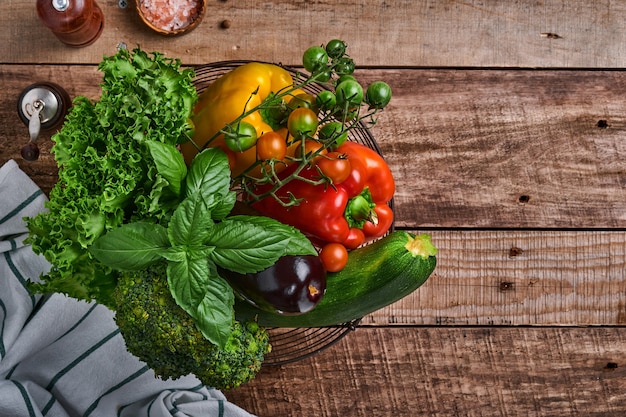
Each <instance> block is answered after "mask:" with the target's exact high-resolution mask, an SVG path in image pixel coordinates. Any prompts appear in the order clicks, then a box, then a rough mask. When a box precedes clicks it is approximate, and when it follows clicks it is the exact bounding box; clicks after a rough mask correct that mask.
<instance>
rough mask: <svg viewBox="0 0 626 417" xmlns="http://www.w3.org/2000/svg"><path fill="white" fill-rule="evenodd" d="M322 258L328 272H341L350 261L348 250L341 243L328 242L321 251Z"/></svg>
mask: <svg viewBox="0 0 626 417" xmlns="http://www.w3.org/2000/svg"><path fill="white" fill-rule="evenodd" d="M320 259H321V261H322V263H323V264H324V268H326V270H327V271H328V272H339V271H341V270H342V269H343V268H344V267H345V266H346V264H347V263H348V250H347V249H346V247H345V246H343V245H342V244H341V243H334V242H333V243H327V244H326V245H324V247H323V248H322V251H321V252H320Z"/></svg>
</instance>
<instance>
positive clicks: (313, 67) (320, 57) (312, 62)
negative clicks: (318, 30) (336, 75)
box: [302, 46, 328, 72]
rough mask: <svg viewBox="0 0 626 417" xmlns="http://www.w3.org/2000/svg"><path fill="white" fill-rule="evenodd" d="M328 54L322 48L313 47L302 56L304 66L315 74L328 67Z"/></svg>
mask: <svg viewBox="0 0 626 417" xmlns="http://www.w3.org/2000/svg"><path fill="white" fill-rule="evenodd" d="M327 63H328V54H327V53H326V50H325V49H324V48H322V47H321V46H311V47H310V48H309V49H307V50H306V51H304V54H302V65H303V66H304V69H306V70H307V71H309V72H315V71H318V70H320V69H322V68H323V67H325V66H326V64H327Z"/></svg>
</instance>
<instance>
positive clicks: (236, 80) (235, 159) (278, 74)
mask: <svg viewBox="0 0 626 417" xmlns="http://www.w3.org/2000/svg"><path fill="white" fill-rule="evenodd" d="M289 89H293V79H292V77H291V74H289V72H288V71H286V70H285V69H284V68H281V67H279V66H278V65H274V64H266V63H260V62H250V63H246V64H244V65H241V66H239V67H237V68H235V69H233V70H232V71H230V72H228V73H226V74H224V75H223V76H221V77H220V78H218V79H217V80H215V81H214V82H213V83H212V84H211V85H209V86H208V87H207V89H206V90H205V91H203V92H202V93H201V94H200V96H199V97H198V102H197V104H196V106H195V108H194V114H193V116H192V122H193V124H194V126H195V130H194V135H193V143H195V145H197V146H199V147H201V148H204V147H205V146H210V147H216V146H219V147H221V148H222V149H224V150H225V151H226V153H227V155H228V156H229V159H230V163H231V170H232V174H233V176H236V175H239V174H241V173H242V172H243V171H245V170H246V169H247V168H248V167H250V166H251V165H252V164H254V163H255V161H256V146H253V147H252V148H250V149H248V150H245V151H243V152H235V151H232V150H230V149H228V148H227V146H226V144H225V142H224V135H223V134H221V133H220V134H218V133H219V132H220V130H222V129H224V128H225V127H226V126H227V125H228V124H230V123H232V122H234V121H235V120H237V118H239V117H241V116H242V114H244V113H245V112H248V111H250V110H252V109H254V108H255V107H257V106H259V105H260V104H261V103H262V102H263V100H265V99H266V98H267V97H268V96H269V95H270V94H272V93H279V92H284V91H286V90H289ZM255 92H256V93H255ZM298 93H299V91H294V92H293V94H298ZM242 120H243V121H246V122H248V123H250V124H251V125H252V126H254V128H255V129H256V133H257V137H260V136H261V135H262V134H263V133H265V132H269V131H272V130H273V129H272V127H271V126H270V125H268V124H267V123H266V122H265V121H264V120H263V117H262V115H261V112H260V111H258V110H257V111H253V112H252V113H250V114H248V115H247V116H245V117H244V118H243V119H242ZM208 141H210V143H209V144H208V145H207V142H208ZM193 143H190V142H187V143H185V144H183V145H182V146H181V150H182V152H183V155H184V156H185V161H186V162H187V163H188V164H189V163H190V162H191V160H192V159H193V157H194V156H195V155H196V154H197V152H198V151H197V149H196V146H194V144H193Z"/></svg>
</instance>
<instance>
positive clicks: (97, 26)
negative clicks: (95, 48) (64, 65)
mask: <svg viewBox="0 0 626 417" xmlns="http://www.w3.org/2000/svg"><path fill="white" fill-rule="evenodd" d="M37 14H38V15H39V18H40V19H41V21H42V22H43V24H44V25H46V26H47V27H48V28H49V29H50V30H51V31H52V33H53V34H54V35H55V36H56V37H57V38H58V39H59V40H60V41H61V42H63V43H64V44H66V45H69V46H73V47H82V46H87V45H91V44H92V43H93V42H95V41H96V39H98V37H99V36H100V34H101V33H102V29H103V27H104V15H103V14H102V10H101V9H100V7H99V6H98V5H97V4H96V2H95V1H94V0H37Z"/></svg>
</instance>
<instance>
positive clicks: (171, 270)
mask: <svg viewBox="0 0 626 417" xmlns="http://www.w3.org/2000/svg"><path fill="white" fill-rule="evenodd" d="M149 147H150V153H151V155H152V157H153V158H154V160H155V165H156V167H157V170H158V174H159V175H161V177H162V178H163V179H164V180H165V181H167V182H168V184H169V189H170V190H171V191H172V192H173V194H175V195H177V196H178V198H179V203H178V204H177V205H176V208H175V209H174V210H173V213H172V215H171V218H170V220H169V222H168V224H167V225H161V224H158V223H150V222H147V221H137V222H133V223H127V224H124V225H122V226H120V227H118V228H116V229H113V230H110V231H109V232H107V233H106V234H104V235H103V236H101V237H99V238H98V239H97V240H96V241H95V242H94V243H93V245H92V246H91V247H90V252H91V253H92V254H93V256H94V257H95V258H96V259H97V260H99V261H100V262H102V263H103V264H105V265H107V266H109V267H111V268H114V269H117V270H140V269H143V268H146V267H148V266H149V265H151V264H152V263H154V262H157V261H160V260H162V259H165V260H167V263H168V265H167V281H168V284H169V288H170V291H171V293H172V297H173V298H174V300H176V303H177V304H178V305H179V306H181V307H182V308H183V309H184V310H185V311H186V312H187V313H188V314H189V315H190V316H192V317H193V318H194V320H195V322H196V325H197V326H198V328H199V329H200V331H201V332H202V334H203V335H204V336H205V337H206V338H207V339H208V340H209V341H211V342H212V343H214V344H216V345H218V346H224V344H225V343H226V341H227V339H228V336H229V335H230V331H231V326H232V322H233V320H234V310H233V303H234V293H233V290H232V288H231V287H230V286H229V284H228V283H227V282H226V280H224V279H223V278H222V277H220V276H219V274H218V268H217V267H218V266H219V267H221V268H223V269H227V270H231V271H235V272H239V273H242V274H245V273H254V272H258V271H261V270H263V269H265V268H268V267H269V266H271V265H273V264H274V263H275V262H276V261H277V260H278V259H279V258H280V257H282V256H285V255H306V254H316V253H317V252H316V251H315V248H314V247H313V245H312V244H311V242H310V241H309V240H308V239H307V238H306V237H305V236H304V235H303V234H302V233H301V232H300V231H298V230H297V229H295V228H293V227H291V226H287V225H285V224H282V223H280V222H278V221H276V220H274V219H271V218H268V217H262V216H247V215H238V216H228V214H229V213H230V212H231V210H232V209H233V207H234V205H235V199H236V195H235V193H234V192H233V191H232V190H231V189H230V180H231V178H230V169H229V166H228V159H227V157H226V155H225V154H224V152H223V151H222V150H220V149H218V148H208V149H206V150H204V151H202V152H201V153H199V154H198V155H197V156H196V157H195V158H194V160H193V161H192V163H191V166H190V167H189V169H187V167H186V165H185V164H184V161H183V159H182V156H181V154H180V153H179V152H177V150H176V149H175V148H174V147H173V146H172V145H168V144H164V143H160V142H153V143H150V145H149Z"/></svg>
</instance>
